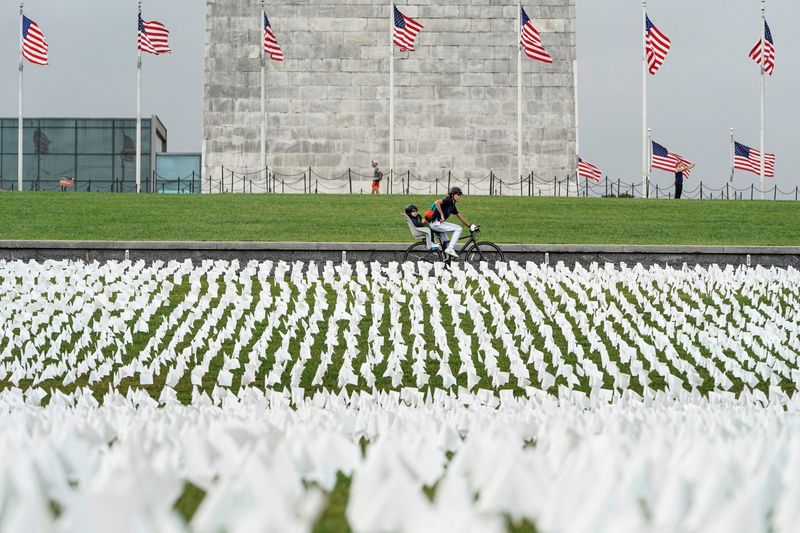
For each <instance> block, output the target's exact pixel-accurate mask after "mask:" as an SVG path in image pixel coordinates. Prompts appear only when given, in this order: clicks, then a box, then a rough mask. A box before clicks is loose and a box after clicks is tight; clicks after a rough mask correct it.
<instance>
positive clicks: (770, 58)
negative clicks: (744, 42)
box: [749, 20, 775, 76]
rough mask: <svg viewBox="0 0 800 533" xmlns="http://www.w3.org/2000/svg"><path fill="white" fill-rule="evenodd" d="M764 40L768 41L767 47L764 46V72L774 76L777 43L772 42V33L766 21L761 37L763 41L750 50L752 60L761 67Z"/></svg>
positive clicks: (760, 40) (759, 41)
mask: <svg viewBox="0 0 800 533" xmlns="http://www.w3.org/2000/svg"><path fill="white" fill-rule="evenodd" d="M764 39H766V41H767V45H766V46H764V72H766V73H767V74H769V75H770V76H772V73H773V72H775V41H773V40H772V32H771V31H769V24H767V21H766V20H765V21H764V35H762V36H761V39H759V40H758V42H757V43H756V45H755V46H754V47H753V49H752V50H750V54H749V55H750V59H752V60H753V61H755V62H756V63H757V64H759V65H760V64H761V46H762V44H763V43H764Z"/></svg>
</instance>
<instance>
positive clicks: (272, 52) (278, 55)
mask: <svg viewBox="0 0 800 533" xmlns="http://www.w3.org/2000/svg"><path fill="white" fill-rule="evenodd" d="M264 53H265V54H267V55H268V56H269V57H270V59H272V60H273V61H283V51H281V45H279V44H278V39H276V38H275V34H274V33H272V26H270V24H269V19H268V18H267V14H266V13H264Z"/></svg>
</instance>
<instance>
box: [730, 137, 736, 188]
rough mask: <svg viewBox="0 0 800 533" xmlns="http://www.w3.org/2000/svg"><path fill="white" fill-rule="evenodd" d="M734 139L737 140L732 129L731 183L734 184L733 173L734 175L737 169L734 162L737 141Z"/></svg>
mask: <svg viewBox="0 0 800 533" xmlns="http://www.w3.org/2000/svg"><path fill="white" fill-rule="evenodd" d="M734 139H735V137H734V136H733V128H731V183H733V173H734V168H735V162H734V161H735V153H736V148H735V143H736V141H735V140H734Z"/></svg>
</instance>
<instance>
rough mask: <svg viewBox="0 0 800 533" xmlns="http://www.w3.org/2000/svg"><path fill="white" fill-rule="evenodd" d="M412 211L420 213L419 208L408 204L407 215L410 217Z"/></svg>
mask: <svg viewBox="0 0 800 533" xmlns="http://www.w3.org/2000/svg"><path fill="white" fill-rule="evenodd" d="M412 211H419V208H418V207H417V206H415V205H414V204H408V205H407V206H406V215H410V214H411V212H412Z"/></svg>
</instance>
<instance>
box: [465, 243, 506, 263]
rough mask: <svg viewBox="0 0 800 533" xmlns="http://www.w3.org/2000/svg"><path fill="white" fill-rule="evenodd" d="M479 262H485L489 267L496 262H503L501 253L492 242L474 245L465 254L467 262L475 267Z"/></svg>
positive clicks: (503, 258) (503, 257)
mask: <svg viewBox="0 0 800 533" xmlns="http://www.w3.org/2000/svg"><path fill="white" fill-rule="evenodd" d="M481 261H486V262H487V263H488V264H489V266H494V265H495V263H497V262H498V261H505V256H504V255H503V251H502V250H501V249H500V247H499V246H497V245H496V244H494V243H492V242H478V243H475V244H474V245H473V246H472V247H471V248H470V249H469V251H468V252H467V262H468V263H471V264H473V265H475V266H477V265H478V264H480V262H481Z"/></svg>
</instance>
